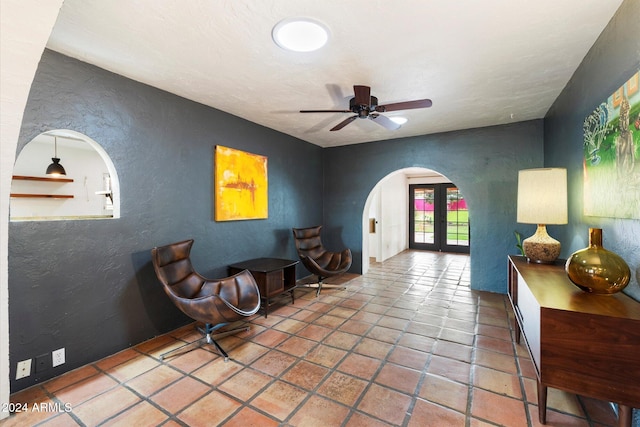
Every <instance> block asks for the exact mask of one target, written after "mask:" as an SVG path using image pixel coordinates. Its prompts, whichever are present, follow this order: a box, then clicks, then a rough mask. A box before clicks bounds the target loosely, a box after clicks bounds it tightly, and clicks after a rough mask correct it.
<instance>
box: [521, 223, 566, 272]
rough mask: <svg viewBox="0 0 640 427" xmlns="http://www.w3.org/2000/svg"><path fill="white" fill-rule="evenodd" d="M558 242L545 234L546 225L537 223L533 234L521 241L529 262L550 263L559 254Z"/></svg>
mask: <svg viewBox="0 0 640 427" xmlns="http://www.w3.org/2000/svg"><path fill="white" fill-rule="evenodd" d="M560 246H561V245H560V242H558V241H557V240H556V239H554V238H553V237H551V236H549V234H547V227H546V226H545V225H544V224H538V229H537V230H536V232H535V234H534V235H533V236H531V237H529V238H527V239H524V240H523V241H522V249H523V250H524V255H525V256H526V257H527V258H528V259H529V262H536V263H539V264H552V263H553V262H554V261H555V260H556V259H558V257H559V256H560Z"/></svg>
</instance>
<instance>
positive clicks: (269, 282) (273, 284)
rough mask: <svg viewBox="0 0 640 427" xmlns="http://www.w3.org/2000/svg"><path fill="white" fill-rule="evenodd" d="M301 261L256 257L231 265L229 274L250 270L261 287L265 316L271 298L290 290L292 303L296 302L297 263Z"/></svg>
mask: <svg viewBox="0 0 640 427" xmlns="http://www.w3.org/2000/svg"><path fill="white" fill-rule="evenodd" d="M298 262H299V261H294V260H290V259H280V258H256V259H250V260H247V261H242V262H238V263H235V264H231V265H230V266H229V274H230V275H233V274H236V273H239V272H241V271H242V270H249V271H250V272H251V274H252V275H253V277H254V278H255V279H256V283H257V284H258V289H260V301H261V305H262V308H263V309H264V317H267V314H268V313H269V305H270V304H271V298H273V297H276V296H278V295H281V294H284V293H287V292H289V293H290V294H291V303H292V304H293V303H294V302H295V300H294V295H293V291H294V289H295V288H296V265H297V264H298Z"/></svg>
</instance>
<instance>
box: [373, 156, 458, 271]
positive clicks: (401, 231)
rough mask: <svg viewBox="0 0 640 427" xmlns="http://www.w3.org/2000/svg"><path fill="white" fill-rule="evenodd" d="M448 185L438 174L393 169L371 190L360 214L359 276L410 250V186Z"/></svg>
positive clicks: (449, 181) (408, 169) (434, 172)
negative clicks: (360, 250) (375, 264)
mask: <svg viewBox="0 0 640 427" xmlns="http://www.w3.org/2000/svg"><path fill="white" fill-rule="evenodd" d="M447 183H451V180H450V179H449V178H447V177H446V176H444V175H442V174H441V173H439V172H437V171H434V170H431V169H426V168H418V167H410V168H404V169H399V170H396V171H394V172H392V173H390V174H388V175H387V176H385V177H384V178H382V179H381V180H380V181H379V182H378V183H376V185H375V186H374V187H373V189H372V190H371V192H370V193H369V195H368V196H367V200H366V202H365V206H364V209H363V212H362V273H363V274H364V273H366V272H367V271H368V269H369V265H370V263H371V261H372V260H373V261H376V262H382V261H384V260H386V259H388V258H390V257H392V256H393V255H396V254H398V253H400V252H402V251H403V250H405V249H408V248H409V241H410V237H409V230H410V220H409V214H410V197H409V186H410V185H416V184H427V185H440V184H443V185H444V184H447Z"/></svg>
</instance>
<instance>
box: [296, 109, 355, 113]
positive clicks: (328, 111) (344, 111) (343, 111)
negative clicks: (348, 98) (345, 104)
mask: <svg viewBox="0 0 640 427" xmlns="http://www.w3.org/2000/svg"><path fill="white" fill-rule="evenodd" d="M300 112H301V113H351V110H300Z"/></svg>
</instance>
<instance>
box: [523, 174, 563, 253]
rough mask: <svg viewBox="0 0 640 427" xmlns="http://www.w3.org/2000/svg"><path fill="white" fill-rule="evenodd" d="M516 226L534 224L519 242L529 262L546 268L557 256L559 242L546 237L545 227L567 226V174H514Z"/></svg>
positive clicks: (547, 235)
mask: <svg viewBox="0 0 640 427" xmlns="http://www.w3.org/2000/svg"><path fill="white" fill-rule="evenodd" d="M517 220H518V222H520V223H524V224H537V225H538V229H537V230H536V232H535V234H534V235H533V236H531V237H529V238H527V239H524V240H523V241H522V249H523V251H524V255H525V256H526V257H527V258H528V260H529V261H530V262H536V263H542V264H550V263H553V262H554V261H555V260H556V259H557V258H558V256H560V242H559V241H557V240H556V239H554V238H552V237H551V236H549V234H547V227H546V225H547V224H566V223H567V170H566V169H564V168H540V169H525V170H521V171H519V172H518V219H517Z"/></svg>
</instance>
